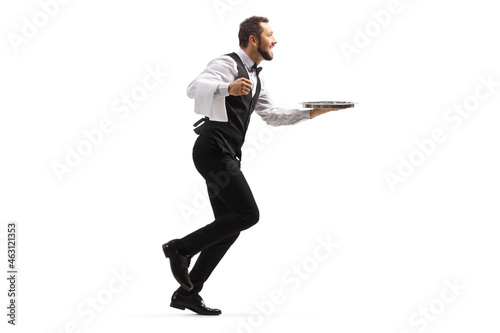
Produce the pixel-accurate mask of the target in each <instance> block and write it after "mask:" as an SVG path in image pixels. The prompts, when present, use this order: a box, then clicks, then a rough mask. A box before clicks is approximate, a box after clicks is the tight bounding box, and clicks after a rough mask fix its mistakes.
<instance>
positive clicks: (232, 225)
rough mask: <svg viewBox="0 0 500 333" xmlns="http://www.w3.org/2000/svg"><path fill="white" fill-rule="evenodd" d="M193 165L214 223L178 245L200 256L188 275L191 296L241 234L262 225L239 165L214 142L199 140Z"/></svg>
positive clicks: (190, 253)
mask: <svg viewBox="0 0 500 333" xmlns="http://www.w3.org/2000/svg"><path fill="white" fill-rule="evenodd" d="M193 161H194V164H195V166H196V169H197V170H198V172H199V173H200V174H201V175H202V176H203V178H204V179H205V182H206V184H207V189H208V195H209V198H210V204H211V205H212V210H213V213H214V217H215V220H214V221H213V222H212V223H210V224H208V225H206V226H204V227H202V228H200V229H198V230H196V231H194V232H192V233H190V234H189V235H187V236H185V237H184V238H181V239H179V241H178V243H177V244H178V247H179V250H181V251H182V252H185V254H188V255H190V256H193V255H195V254H197V253H200V252H201V253H200V255H199V257H198V259H197V260H196V263H195V264H194V266H193V268H192V270H191V271H190V272H189V278H190V280H191V282H192V283H193V287H194V288H193V290H192V292H199V291H200V290H201V289H202V288H203V284H204V283H205V281H206V280H207V279H208V278H209V276H210V274H211V273H212V271H213V270H214V269H215V267H216V266H217V264H218V263H219V262H220V260H221V259H222V257H224V255H225V254H226V252H227V250H228V249H229V248H230V247H231V245H232V244H233V243H234V242H235V241H236V239H237V238H238V236H239V234H240V232H241V231H242V230H245V229H248V228H250V227H251V226H253V225H255V224H256V223H257V222H258V221H259V209H258V207H257V204H256V203H255V199H254V197H253V194H252V191H251V190H250V187H249V186H248V183H247V181H246V179H245V177H244V176H243V173H242V172H241V170H240V161H239V160H238V159H236V158H235V157H233V156H231V155H230V154H228V153H225V152H223V150H222V149H221V147H220V146H219V145H218V144H217V143H216V142H215V141H214V140H213V139H211V138H209V137H204V136H198V139H197V140H196V142H195V145H194V147H193ZM180 289H182V288H180ZM180 289H179V291H180Z"/></svg>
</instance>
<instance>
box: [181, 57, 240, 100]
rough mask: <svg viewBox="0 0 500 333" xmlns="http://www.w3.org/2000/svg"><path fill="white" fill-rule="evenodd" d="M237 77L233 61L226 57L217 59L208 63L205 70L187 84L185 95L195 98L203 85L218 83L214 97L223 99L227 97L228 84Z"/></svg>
mask: <svg viewBox="0 0 500 333" xmlns="http://www.w3.org/2000/svg"><path fill="white" fill-rule="evenodd" d="M237 75H238V70H237V69H236V64H235V62H234V60H233V59H231V58H230V57H228V56H221V57H218V58H216V59H214V60H212V61H211V62H209V63H208V65H207V67H206V68H205V70H204V71H203V72H201V74H200V75H198V77H196V79H194V80H193V81H192V82H191V83H190V84H189V86H188V87H187V95H188V97H189V98H195V97H196V90H197V89H198V87H200V86H202V85H203V83H206V82H210V83H213V84H215V83H218V87H217V90H216V91H215V94H214V97H215V98H221V97H225V96H227V95H228V88H229V85H230V83H232V82H233V81H234V80H235V78H236V76H237Z"/></svg>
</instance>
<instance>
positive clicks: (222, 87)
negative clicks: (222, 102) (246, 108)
mask: <svg viewBox="0 0 500 333" xmlns="http://www.w3.org/2000/svg"><path fill="white" fill-rule="evenodd" d="M217 95H220V96H224V97H226V96H229V83H221V84H219V86H218V87H217Z"/></svg>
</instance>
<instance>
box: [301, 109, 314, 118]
mask: <svg viewBox="0 0 500 333" xmlns="http://www.w3.org/2000/svg"><path fill="white" fill-rule="evenodd" d="M311 110H312V108H311V109H299V114H300V119H311Z"/></svg>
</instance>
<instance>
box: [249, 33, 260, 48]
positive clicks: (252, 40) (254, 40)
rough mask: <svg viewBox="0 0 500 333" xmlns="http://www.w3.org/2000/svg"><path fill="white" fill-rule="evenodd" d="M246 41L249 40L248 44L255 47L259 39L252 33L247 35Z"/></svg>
mask: <svg viewBox="0 0 500 333" xmlns="http://www.w3.org/2000/svg"><path fill="white" fill-rule="evenodd" d="M248 41H249V42H250V45H253V46H255V47H257V46H258V45H259V40H258V39H257V37H255V36H254V35H251V36H250V37H249V39H248Z"/></svg>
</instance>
